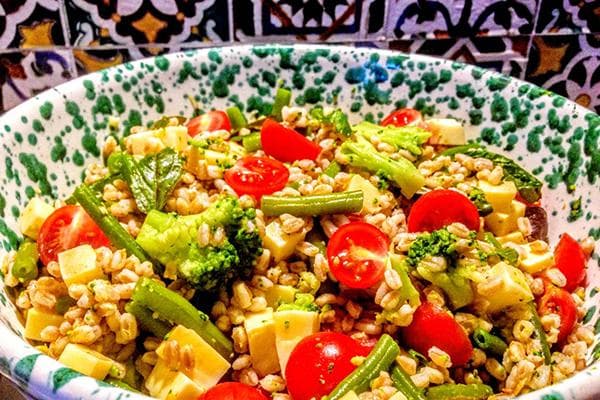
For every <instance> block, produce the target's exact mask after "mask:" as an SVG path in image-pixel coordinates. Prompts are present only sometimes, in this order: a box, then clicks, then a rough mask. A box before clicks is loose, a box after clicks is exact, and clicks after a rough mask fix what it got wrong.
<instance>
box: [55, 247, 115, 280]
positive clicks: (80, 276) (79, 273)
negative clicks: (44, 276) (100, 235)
mask: <svg viewBox="0 0 600 400" xmlns="http://www.w3.org/2000/svg"><path fill="white" fill-rule="evenodd" d="M58 265H59V267H60V273H61V275H62V278H63V280H64V281H65V283H66V284H67V286H68V285H71V284H73V283H83V284H85V283H88V282H90V281H93V280H94V279H101V278H104V273H103V272H102V267H101V266H100V265H99V264H97V263H96V251H95V250H94V248H93V247H92V246H90V245H89V244H83V245H81V246H77V247H73V248H72V249H69V250H65V251H63V252H62V253H59V254H58Z"/></svg>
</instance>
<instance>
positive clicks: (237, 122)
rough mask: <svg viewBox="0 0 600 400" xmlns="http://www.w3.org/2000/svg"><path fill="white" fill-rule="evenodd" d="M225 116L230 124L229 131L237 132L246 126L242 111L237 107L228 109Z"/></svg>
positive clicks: (246, 122)
mask: <svg viewBox="0 0 600 400" xmlns="http://www.w3.org/2000/svg"><path fill="white" fill-rule="evenodd" d="M227 116H228V117H229V122H230V123H231V129H232V130H234V131H239V130H240V129H242V128H245V127H246V126H247V125H248V121H246V117H244V114H243V113H242V110H240V109H239V108H238V107H235V106H234V107H229V108H228V109H227Z"/></svg>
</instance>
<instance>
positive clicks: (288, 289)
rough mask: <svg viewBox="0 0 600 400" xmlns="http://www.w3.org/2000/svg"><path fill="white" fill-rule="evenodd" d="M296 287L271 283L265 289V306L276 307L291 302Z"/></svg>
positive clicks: (296, 290)
mask: <svg viewBox="0 0 600 400" xmlns="http://www.w3.org/2000/svg"><path fill="white" fill-rule="evenodd" d="M297 292H298V289H296V288H295V287H293V286H286V285H273V286H271V287H270V288H268V289H267V290H265V300H267V306H269V307H273V308H277V307H279V306H280V305H281V304H289V303H293V302H294V299H295V297H296V293H297Z"/></svg>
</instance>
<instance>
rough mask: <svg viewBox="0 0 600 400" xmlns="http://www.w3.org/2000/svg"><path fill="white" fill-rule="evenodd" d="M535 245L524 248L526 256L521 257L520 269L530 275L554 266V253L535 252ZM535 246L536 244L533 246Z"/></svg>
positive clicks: (530, 244) (524, 246)
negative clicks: (533, 247)
mask: <svg viewBox="0 0 600 400" xmlns="http://www.w3.org/2000/svg"><path fill="white" fill-rule="evenodd" d="M532 244H533V243H528V244H525V245H523V246H522V249H523V252H524V256H523V257H521V262H520V264H519V268H521V269H522V270H523V271H525V272H529V273H530V274H535V273H538V272H541V271H543V270H545V269H547V268H550V267H552V266H553V265H554V253H552V252H551V251H543V252H535V251H533V250H532V249H531V247H532ZM533 245H534V246H535V244H533Z"/></svg>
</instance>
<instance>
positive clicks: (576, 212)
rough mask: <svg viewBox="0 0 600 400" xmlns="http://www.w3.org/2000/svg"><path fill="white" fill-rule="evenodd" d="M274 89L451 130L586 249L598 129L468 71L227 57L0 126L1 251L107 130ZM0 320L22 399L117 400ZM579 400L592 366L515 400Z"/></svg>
mask: <svg viewBox="0 0 600 400" xmlns="http://www.w3.org/2000/svg"><path fill="white" fill-rule="evenodd" d="M279 86H283V87H286V88H289V89H291V90H292V92H293V103H294V104H296V105H301V106H311V105H312V104H317V103H325V104H332V105H333V104H336V105H337V106H339V107H341V108H342V109H343V110H350V111H351V119H352V121H353V122H357V121H358V120H360V119H363V118H364V119H367V120H373V121H376V120H379V119H380V118H381V117H382V116H384V115H386V114H387V113H389V112H390V111H391V110H393V109H394V108H397V107H406V106H408V107H414V108H417V109H419V110H421V112H423V113H424V114H426V115H436V116H439V117H446V116H451V117H453V118H458V119H459V120H461V121H463V122H464V123H465V125H466V126H467V135H468V137H469V139H470V140H473V141H478V142H482V143H484V144H486V145H489V146H491V147H493V148H495V149H496V150H499V151H501V152H503V153H506V154H508V155H510V156H511V157H513V158H515V159H517V160H518V161H519V162H521V163H522V164H524V165H525V166H526V167H527V168H528V169H530V170H532V171H533V172H534V173H535V174H536V175H537V176H538V177H540V179H542V180H543V181H544V182H545V183H546V187H545V189H544V193H543V200H542V203H543V205H544V207H546V209H547V210H548V211H549V214H550V216H551V219H550V240H551V242H552V243H555V242H556V240H557V237H558V235H559V234H560V233H562V232H564V231H569V233H570V234H572V235H573V236H575V237H578V238H581V237H585V236H587V235H592V236H594V237H595V238H596V239H597V240H598V239H600V219H599V218H600V196H598V194H599V193H600V190H599V189H600V149H599V148H598V144H599V141H600V117H599V116H598V115H595V114H593V113H590V112H589V111H587V110H586V109H584V108H582V107H579V106H577V105H575V104H574V103H572V102H570V101H567V100H566V99H564V98H562V97H560V96H557V95H554V94H552V93H549V92H547V91H545V90H543V89H540V88H539V87H536V86H534V85H531V84H527V83H524V82H520V81H517V80H514V79H512V78H509V77H506V76H502V75H499V74H497V73H492V72H489V71H486V70H483V69H480V68H477V67H469V66H466V65H464V64H460V63H456V62H450V61H442V60H437V59H433V58H427V57H421V56H407V55H402V54H399V53H394V52H389V51H381V50H370V49H357V48H350V47H326V46H308V45H307V46H293V47H273V46H262V47H250V46H236V47H227V48H222V49H207V50H198V51H188V52H184V53H178V54H173V55H170V56H159V57H156V58H152V59H146V60H142V61H139V62H135V63H128V64H124V65H122V66H119V67H116V68H112V69H108V70H104V71H101V72H98V73H95V74H92V75H88V76H84V77H82V78H80V79H77V80H75V81H72V82H69V83H67V84H64V85H61V86H59V87H57V88H55V89H51V90H49V91H47V92H44V93H42V94H40V95H38V96H36V97H35V98H34V99H32V100H30V101H28V102H26V103H24V104H22V105H20V106H18V107H17V108H15V109H13V110H12V111H11V112H9V113H7V114H6V115H4V116H2V117H0V144H1V148H0V165H1V167H0V181H1V183H2V184H1V185H0V241H1V246H3V247H4V248H5V249H11V248H14V247H15V246H16V245H17V244H18V242H19V240H20V237H19V236H20V235H19V234H18V229H17V218H18V216H19V210H21V209H22V208H23V207H24V205H25V204H26V202H27V201H28V199H29V198H31V197H32V196H34V195H36V193H40V194H42V195H43V196H44V197H46V198H48V199H51V198H57V197H65V196H68V195H69V194H70V192H71V190H72V189H73V188H74V186H75V185H76V184H77V183H78V182H79V181H80V180H81V176H82V173H83V168H84V165H85V164H86V163H88V162H93V161H97V160H98V159H99V158H100V155H101V151H100V148H101V146H102V143H103V140H104V138H105V137H106V136H107V135H108V134H109V131H108V119H109V117H111V116H112V117H119V118H120V119H121V121H122V124H121V131H120V132H116V133H115V134H116V135H127V134H128V133H129V129H130V127H132V126H135V125H140V124H143V125H146V124H149V123H151V122H152V121H153V120H154V119H156V118H159V117H160V116H162V115H164V114H167V115H184V116H190V115H192V112H193V107H192V101H193V102H195V103H196V104H197V105H198V107H199V108H200V109H202V110H209V109H211V108H217V109H222V108H225V107H228V106H231V105H237V106H238V107H240V108H242V109H243V110H244V111H246V112H249V111H252V110H259V111H261V112H263V113H264V112H267V111H269V110H270V108H271V106H272V103H271V102H272V100H273V96H274V94H275V91H276V89H277V87H279ZM190 99H191V100H192V101H191V100H190ZM588 276H589V282H590V285H589V290H588V293H587V297H588V298H587V302H588V304H589V306H590V312H588V315H586V321H588V323H589V324H590V325H592V326H595V327H596V334H597V335H598V334H600V319H599V317H598V313H597V312H596V307H592V306H593V305H594V304H597V303H598V299H599V298H600V297H597V296H598V295H597V293H598V291H597V290H595V289H594V288H595V287H597V286H600V261H599V260H598V256H597V255H595V256H594V257H593V259H592V260H591V261H590V265H589V274H588ZM0 285H1V284H0ZM0 319H1V321H2V323H3V325H2V326H0V336H1V337H3V338H4V339H3V340H2V341H1V342H0V369H1V370H3V371H4V372H5V373H10V374H11V376H12V377H13V378H14V379H15V380H18V381H19V382H20V383H21V384H22V385H23V386H24V387H28V390H30V391H31V392H32V393H35V394H36V395H37V396H41V397H44V398H56V396H57V395H61V396H64V398H67V399H76V398H92V397H93V398H95V399H111V398H117V396H118V395H119V393H123V392H120V391H119V390H118V389H114V388H107V387H106V386H105V385H98V384H94V385H90V382H92V380H91V379H90V378H87V377H81V376H79V375H78V374H75V373H73V372H72V371H70V370H68V369H65V368H62V369H59V368H60V365H59V364H58V363H56V362H54V361H52V360H50V359H48V358H47V357H45V356H40V357H38V356H37V354H36V353H35V350H34V349H32V348H31V347H30V346H28V345H27V344H25V343H24V342H22V341H21V340H19V339H17V337H16V336H15V334H17V335H20V334H21V333H22V325H21V324H20V323H19V321H18V319H17V318H16V315H15V312H14V307H13V306H12V305H11V304H10V303H9V302H8V301H7V299H6V296H5V295H4V294H3V293H2V292H0ZM596 353H599V354H600V347H599V346H597V349H596ZM590 360H592V354H590ZM40 364H44V366H43V368H42V367H40ZM92 387H93V388H92ZM67 388H69V390H67ZM92 392H93V394H91V393H92ZM127 396H128V397H129V398H137V397H138V396H136V395H133V394H129V393H128V394H127ZM586 396H592V397H594V396H600V369H599V368H598V365H597V363H596V364H595V365H593V366H591V367H589V368H588V369H587V370H585V371H583V372H581V373H580V374H579V375H577V376H576V377H574V378H571V379H569V380H566V381H564V382H563V383H561V384H559V385H556V386H554V387H552V388H548V389H544V390H543V391H539V392H535V393H533V394H530V395H526V396H522V398H523V399H540V398H544V399H565V400H566V399H576V398H586ZM121 398H123V397H121ZM594 398H595V397H594Z"/></svg>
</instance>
